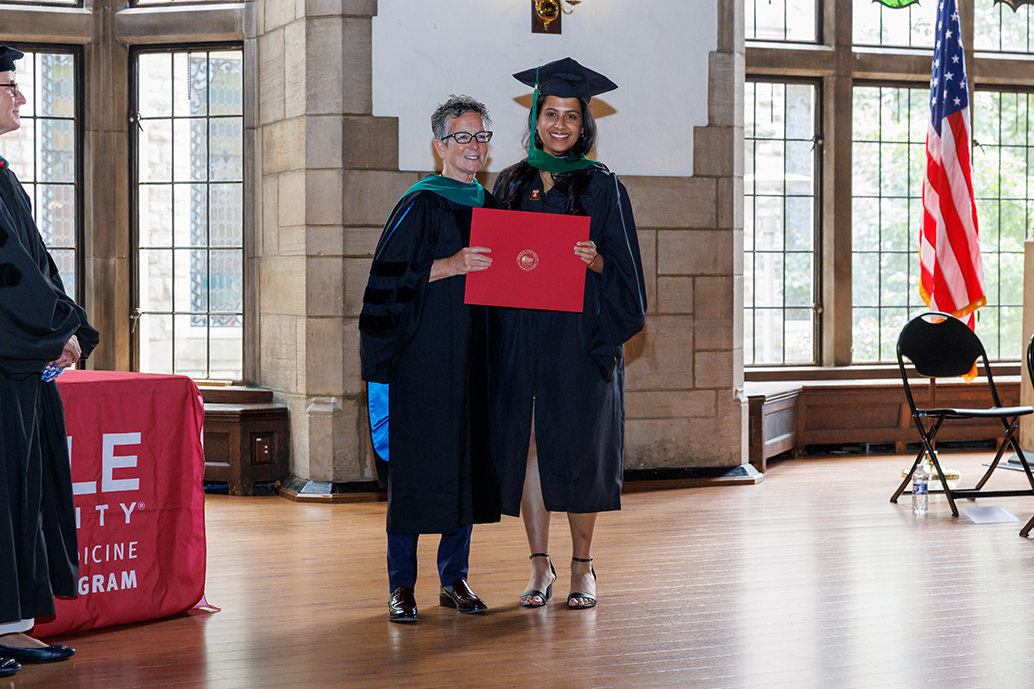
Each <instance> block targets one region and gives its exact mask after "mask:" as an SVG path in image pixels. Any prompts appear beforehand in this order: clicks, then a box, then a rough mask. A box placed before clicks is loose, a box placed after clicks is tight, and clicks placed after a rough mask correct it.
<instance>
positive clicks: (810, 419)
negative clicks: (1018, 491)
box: [746, 376, 1020, 471]
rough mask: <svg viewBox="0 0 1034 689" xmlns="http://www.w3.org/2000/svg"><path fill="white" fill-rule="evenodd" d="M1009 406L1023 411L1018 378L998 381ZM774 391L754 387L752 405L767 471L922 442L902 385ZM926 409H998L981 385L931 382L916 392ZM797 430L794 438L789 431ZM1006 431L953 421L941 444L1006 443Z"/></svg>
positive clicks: (753, 435)
mask: <svg viewBox="0 0 1034 689" xmlns="http://www.w3.org/2000/svg"><path fill="white" fill-rule="evenodd" d="M995 382H996V384H997V387H998V394H999V395H1000V396H1001V398H1002V404H1004V405H1007V406H1012V405H1018V404H1020V381H1019V378H1018V377H1013V376H1009V377H1005V378H1002V379H1001V380H999V379H996V381H995ZM787 385H789V384H784V385H783V386H782V387H781V388H773V387H772V386H771V385H765V384H760V383H747V386H746V389H747V395H748V400H749V402H750V451H749V452H750V462H751V464H753V465H754V466H755V468H757V469H758V470H759V471H764V470H765V466H766V462H767V460H768V459H769V458H770V457H773V456H775V455H776V454H780V453H782V452H786V451H788V450H793V451H794V452H795V453H799V452H802V451H803V450H804V449H805V448H807V447H808V446H809V445H847V444H856V443H870V444H879V443H894V445H895V449H896V451H898V452H903V451H904V449H905V445H906V444H907V443H914V442H918V441H919V434H918V432H917V431H916V428H915V424H914V423H913V421H912V415H911V411H910V410H909V407H908V402H907V400H906V399H905V391H904V387H903V386H902V384H901V381H900V380H896V381H887V380H884V381H827V382H815V381H804V382H801V383H800V384H799V385H798V386H797V387H787ZM912 392H913V394H914V395H915V398H916V404H917V405H918V406H920V407H924V406H925V407H932V406H940V407H971V408H980V407H988V406H991V403H992V402H991V397H990V393H989V392H988V387H987V384H986V383H985V382H984V381H983V380H982V379H980V378H978V379H977V380H976V381H975V382H973V383H964V382H951V383H938V384H937V385H936V386H935V387H934V388H932V389H931V387H930V386H929V385H928V384H927V383H926V382H925V381H917V382H916V383H913V385H912ZM790 423H794V424H795V426H794V428H793V430H792V431H790V430H788V424H790ZM1004 436H1005V431H1004V429H1003V427H1002V424H1001V423H1000V422H999V421H997V420H994V419H991V420H986V421H985V420H977V419H967V420H964V421H949V422H946V423H945V424H944V426H943V427H942V429H941V431H940V433H939V434H938V436H937V437H938V439H940V440H974V441H977V440H1001V439H1002V438H1003V437H1004Z"/></svg>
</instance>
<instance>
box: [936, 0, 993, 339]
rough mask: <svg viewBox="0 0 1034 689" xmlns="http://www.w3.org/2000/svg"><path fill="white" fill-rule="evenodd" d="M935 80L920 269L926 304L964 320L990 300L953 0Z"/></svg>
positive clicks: (943, 12)
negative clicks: (981, 250)
mask: <svg viewBox="0 0 1034 689" xmlns="http://www.w3.org/2000/svg"><path fill="white" fill-rule="evenodd" d="M934 36H935V43H934V54H933V74H932V76H931V78H930V122H929V129H928V130H927V133H926V184H924V185H923V236H922V239H921V240H920V243H919V262H920V264H921V265H922V275H921V277H920V280H919V293H920V294H921V295H922V297H923V301H925V302H926V304H927V306H929V307H931V308H933V309H936V310H937V311H943V312H945V313H950V314H952V315H954V316H956V317H958V318H963V319H966V317H967V316H968V319H967V320H968V323H969V326H970V327H971V328H972V327H973V325H974V317H973V316H972V313H973V312H974V311H976V310H977V309H978V308H980V307H981V306H983V305H984V304H985V303H987V298H986V297H985V295H984V267H983V264H982V262H981V260H980V230H979V228H978V226H977V209H976V204H975V203H974V201H973V176H972V172H971V166H970V156H969V154H970V146H969V143H970V128H969V92H968V90H967V88H966V60H965V57H964V56H963V53H962V35H961V33H960V30H959V12H958V8H957V7H956V5H955V0H940V3H939V4H938V6H937V30H936V32H935V34H934Z"/></svg>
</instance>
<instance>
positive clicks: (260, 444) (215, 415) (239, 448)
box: [200, 387, 290, 495]
mask: <svg viewBox="0 0 1034 689" xmlns="http://www.w3.org/2000/svg"><path fill="white" fill-rule="evenodd" d="M200 390H201V396H202V397H203V398H204V400H205V481H211V482H219V483H226V484H227V487H228V489H229V492H230V495H253V494H254V492H255V484H256V483H258V482H275V481H284V480H285V479H286V478H287V470H288V458H289V456H290V437H289V434H290V424H289V422H288V416H287V407H285V406H283V405H278V404H273V393H272V392H271V391H269V390H260V389H256V388H240V387H211V388H205V387H201V388H200Z"/></svg>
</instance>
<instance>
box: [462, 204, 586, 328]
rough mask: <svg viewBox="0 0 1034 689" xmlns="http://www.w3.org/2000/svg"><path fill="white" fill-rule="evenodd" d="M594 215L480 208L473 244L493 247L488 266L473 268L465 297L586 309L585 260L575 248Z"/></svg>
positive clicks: (529, 306)
mask: <svg viewBox="0 0 1034 689" xmlns="http://www.w3.org/2000/svg"><path fill="white" fill-rule="evenodd" d="M588 238H589V218H588V217H585V216H579V215H558V214H555V213H528V212H525V211H504V210H496V209H490V208H475V209H474V217H473V220H472V221H471V226H470V245H471V246H487V247H488V248H490V249H491V250H492V253H491V254H489V256H491V257H492V265H491V266H490V267H489V268H488V270H481V271H478V272H474V273H467V291H466V296H465V298H464V302H465V303H467V304H484V305H487V306H509V307H514V308H521V309H544V310H551V311H576V312H581V310H582V301H583V299H584V297H585V271H586V267H585V262H584V261H582V259H580V258H578V256H576V255H575V253H574V245H575V244H576V243H577V242H581V241H585V240H587V239H588Z"/></svg>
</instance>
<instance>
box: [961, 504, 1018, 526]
mask: <svg viewBox="0 0 1034 689" xmlns="http://www.w3.org/2000/svg"><path fill="white" fill-rule="evenodd" d="M959 511H960V512H962V513H963V514H965V515H966V516H967V517H969V519H960V520H959V521H960V522H962V523H963V524H1005V523H1007V522H1018V521H1020V520H1019V519H1017V517H1016V515H1014V514H1013V513H1012V512H1010V511H1009V510H1007V509H1005V508H1004V507H998V506H986V507H985V506H980V505H970V506H969V507H960V508H959Z"/></svg>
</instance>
